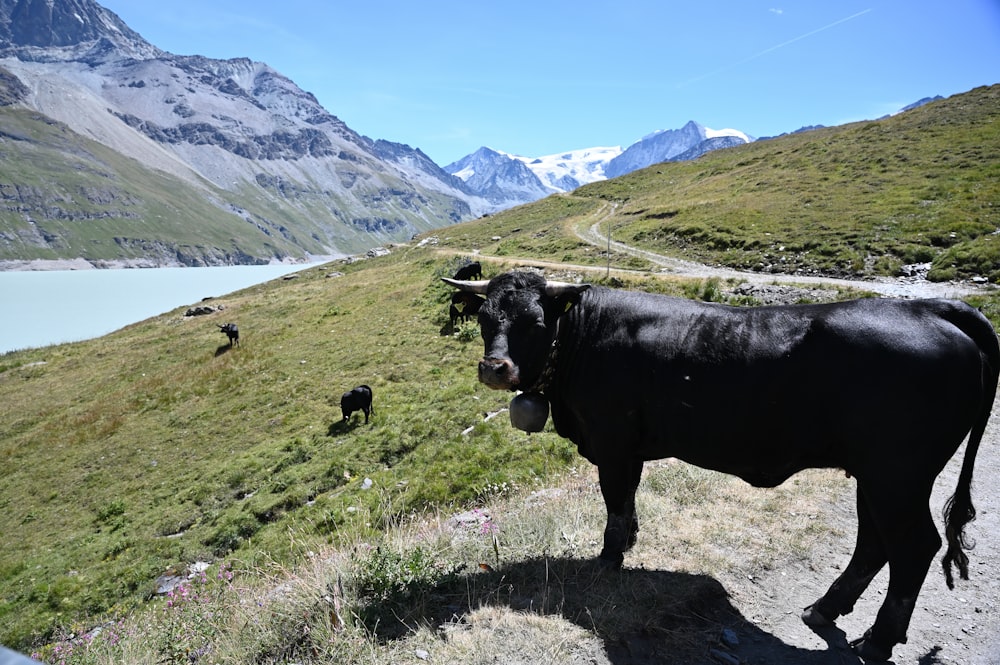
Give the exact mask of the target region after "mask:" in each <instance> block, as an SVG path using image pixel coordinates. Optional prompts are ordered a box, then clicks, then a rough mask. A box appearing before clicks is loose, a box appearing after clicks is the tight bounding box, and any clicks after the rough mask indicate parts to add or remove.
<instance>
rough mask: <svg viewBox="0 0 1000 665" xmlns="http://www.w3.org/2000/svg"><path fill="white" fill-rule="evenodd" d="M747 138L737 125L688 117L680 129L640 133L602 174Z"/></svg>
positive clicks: (617, 173)
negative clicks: (714, 125) (719, 124)
mask: <svg viewBox="0 0 1000 665" xmlns="http://www.w3.org/2000/svg"><path fill="white" fill-rule="evenodd" d="M718 139H726V140H723V141H719V140H718ZM751 141H753V139H752V138H751V137H749V136H747V135H746V134H745V133H743V132H741V131H739V130H738V129H709V128H708V127H705V126H704V125H701V124H699V123H697V122H695V121H694V120H691V121H689V122H688V123H687V124H686V125H684V126H683V127H681V128H680V129H666V130H660V131H657V132H653V133H652V134H648V135H646V136H644V137H642V138H641V139H639V140H638V141H636V142H635V143H633V144H632V145H630V146H629V147H628V148H627V149H626V150H625V152H623V153H622V154H621V155H619V156H618V157H616V158H614V159H612V160H611V161H610V162H609V163H608V166H607V168H606V169H605V175H607V177H609V178H616V177H618V176H620V175H625V174H626V173H631V172H632V171H635V170H638V169H642V168H646V167H647V166H651V165H653V164H658V163H660V162H667V161H671V160H674V159H678V158H679V159H694V158H695V157H698V156H700V155H703V154H705V153H706V152H709V151H711V150H717V149H719V148H728V147H731V146H733V145H738V144H741V143H750V142H751ZM702 144H705V145H702ZM699 146H701V147H700V148H699Z"/></svg>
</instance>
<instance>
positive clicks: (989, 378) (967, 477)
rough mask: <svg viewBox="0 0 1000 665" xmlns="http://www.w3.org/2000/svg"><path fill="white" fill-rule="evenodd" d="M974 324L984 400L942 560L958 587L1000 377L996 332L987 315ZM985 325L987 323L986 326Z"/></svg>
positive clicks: (950, 510) (949, 507)
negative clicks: (975, 479) (977, 470)
mask: <svg viewBox="0 0 1000 665" xmlns="http://www.w3.org/2000/svg"><path fill="white" fill-rule="evenodd" d="M980 318H981V319H982V322H981V323H980V324H979V325H975V326H962V328H963V329H964V330H965V332H966V334H968V335H969V336H970V337H971V338H972V339H973V340H974V341H975V342H976V344H977V345H978V346H979V349H980V353H981V354H982V357H983V369H982V377H983V378H982V380H983V400H982V403H981V405H980V412H979V415H978V416H977V418H976V422H975V423H974V424H973V426H972V430H971V431H970V432H969V442H968V444H967V445H966V447H965V458H964V459H963V460H962V471H961V472H960V473H959V476H958V487H956V488H955V493H954V494H953V495H952V496H951V498H950V499H948V501H947V502H946V503H945V505H944V524H945V539H946V541H947V546H948V549H947V551H946V552H945V554H944V558H943V559H942V560H941V564H942V566H943V567H944V579H945V582H946V583H947V584H948V588H949V589H954V588H955V581H954V579H953V578H952V574H951V566H952V564H954V565H955V566H956V567H957V568H958V574H959V576H960V577H961V578H962V579H963V580H967V579H969V557H968V556H967V555H966V554H965V552H964V551H963V550H971V549H972V548H973V547H975V542H974V541H973V540H971V539H970V538H969V536H968V535H966V533H965V527H966V525H967V524H969V523H970V522H972V521H973V520H975V519H976V507H975V506H974V505H972V472H973V468H974V467H975V464H976V454H977V453H978V452H979V444H980V442H981V441H982V438H983V433H984V432H985V431H986V423H987V421H989V419H990V412H991V411H992V409H993V400H994V398H995V397H996V391H997V381H998V380H1000V344H998V341H997V336H996V333H995V332H993V328H992V326H991V325H990V324H989V323H988V322H987V321H986V319H985V317H980ZM983 324H985V325H983Z"/></svg>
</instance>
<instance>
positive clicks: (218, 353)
mask: <svg viewBox="0 0 1000 665" xmlns="http://www.w3.org/2000/svg"><path fill="white" fill-rule="evenodd" d="M232 350H233V347H232V346H230V345H229V344H223V345H221V346H220V347H219V348H217V349H216V350H215V357H216V358H218V357H219V356H221V355H222V354H224V353H229V352H230V351H232Z"/></svg>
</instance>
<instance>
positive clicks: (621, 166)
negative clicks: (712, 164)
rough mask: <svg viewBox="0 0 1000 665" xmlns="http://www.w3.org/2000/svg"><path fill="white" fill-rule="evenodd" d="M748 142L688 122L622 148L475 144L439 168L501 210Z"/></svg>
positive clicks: (736, 132)
mask: <svg viewBox="0 0 1000 665" xmlns="http://www.w3.org/2000/svg"><path fill="white" fill-rule="evenodd" d="M753 140H754V139H753V138H751V137H750V136H748V135H747V134H745V133H744V132H741V131H740V130H738V129H710V128H708V127H705V126H703V125H700V124H698V123H697V122H694V121H693V120H692V121H690V122H688V123H687V124H686V125H684V126H683V127H681V128H680V129H664V130H659V131H656V132H653V133H651V134H648V135H646V136H644V137H643V138H641V139H639V140H638V141H636V142H635V143H633V144H632V145H630V146H629V147H628V149H626V150H624V151H623V150H622V149H621V147H618V146H615V147H603V148H583V149H580V150H570V151H568V152H561V153H558V154H555V155H547V156H544V157H521V156H518V155H511V154H508V153H505V152H502V151H499V150H492V149H490V148H480V149H479V150H477V151H476V152H474V153H473V154H471V155H468V156H466V157H463V158H462V159H460V160H458V161H457V162H454V163H452V164H449V165H448V166H445V167H444V170H445V171H446V172H447V173H450V174H452V175H454V176H456V177H458V178H460V179H461V180H463V181H464V182H465V185H466V186H467V187H468V188H469V190H471V191H472V192H473V193H475V194H477V195H478V196H481V197H483V198H485V199H487V200H488V201H489V202H490V203H492V204H494V205H496V206H498V207H504V208H506V207H511V206H514V205H520V204H522V203H529V202H531V201H536V200H538V199H540V198H543V197H545V196H548V195H550V194H554V193H557V192H568V191H572V190H574V189H576V188H577V187H580V186H581V185H586V184H587V183H591V182H595V181H598V180H606V179H607V178H614V177H617V176H620V175H624V174H626V173H629V172H631V171H635V170H637V169H641V168H645V167H647V166H651V165H653V164H657V163H659V162H666V161H675V160H676V161H680V160H686V159H694V158H696V157H700V156H701V155H703V154H705V153H706V152H710V151H712V150H719V149H721V148H730V147H733V146H736V145H741V144H743V143H750V142H751V141H753Z"/></svg>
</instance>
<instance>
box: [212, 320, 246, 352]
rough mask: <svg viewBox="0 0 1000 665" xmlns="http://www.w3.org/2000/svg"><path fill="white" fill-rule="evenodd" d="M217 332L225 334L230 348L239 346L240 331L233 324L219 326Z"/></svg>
mask: <svg viewBox="0 0 1000 665" xmlns="http://www.w3.org/2000/svg"><path fill="white" fill-rule="evenodd" d="M216 325H219V324H216ZM219 332H221V333H225V334H226V337H228V338H229V346H230V347H232V346H239V345H240V330H239V328H237V327H236V324H235V323H227V324H225V325H222V326H219Z"/></svg>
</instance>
